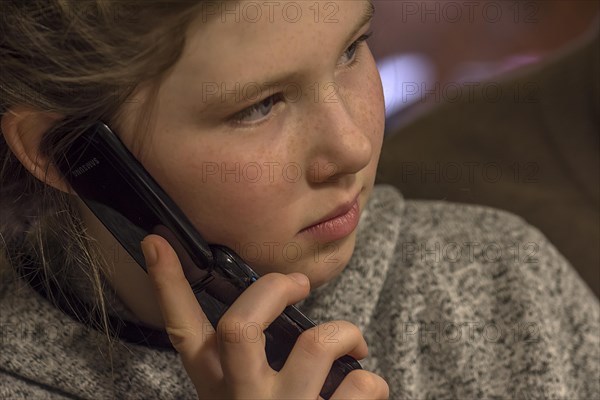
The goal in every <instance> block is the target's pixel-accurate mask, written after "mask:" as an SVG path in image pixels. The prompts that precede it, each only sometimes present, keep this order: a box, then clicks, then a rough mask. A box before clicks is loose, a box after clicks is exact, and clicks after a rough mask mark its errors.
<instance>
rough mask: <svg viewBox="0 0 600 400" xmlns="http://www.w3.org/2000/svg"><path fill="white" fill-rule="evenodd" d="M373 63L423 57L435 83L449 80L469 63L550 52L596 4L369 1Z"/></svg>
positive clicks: (577, 31) (582, 24)
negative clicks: (397, 57)
mask: <svg viewBox="0 0 600 400" xmlns="http://www.w3.org/2000/svg"><path fill="white" fill-rule="evenodd" d="M374 4H375V7H376V13H375V19H374V23H373V31H374V36H373V39H372V40H371V41H370V46H371V50H372V51H373V55H374V56H375V58H376V59H382V58H384V57H386V56H390V55H392V54H397V53H414V52H418V53H423V54H425V55H427V56H428V57H429V58H430V59H431V60H432V61H433V63H434V65H435V66H436V68H437V71H438V76H437V79H438V80H439V81H446V80H449V79H452V76H453V74H454V72H455V71H456V69H457V67H458V66H459V65H460V64H462V63H465V62H468V61H488V62H489V61H500V60H502V59H503V58H506V57H507V56H510V55H514V54H522V53H535V54H539V55H542V56H546V55H549V54H552V53H553V52H555V51H556V50H558V49H560V48H561V47H562V46H565V45H567V44H568V43H569V42H571V41H572V40H573V39H575V38H577V37H578V36H579V35H581V34H583V33H584V32H585V31H586V30H588V29H589V28H590V26H591V24H592V22H594V19H595V18H597V17H598V14H599V4H600V2H598V1H597V0H560V1H557V0H542V1H527V0H516V1H515V0H496V1H492V0H478V1H477V0H476V1H472V0H471V1H468V0H461V1H450V0H441V1H431V0H429V1H405V0H374Z"/></svg>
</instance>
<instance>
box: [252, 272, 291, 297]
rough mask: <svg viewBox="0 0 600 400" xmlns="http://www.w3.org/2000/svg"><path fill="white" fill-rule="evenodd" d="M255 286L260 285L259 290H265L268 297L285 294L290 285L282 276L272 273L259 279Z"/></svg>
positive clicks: (287, 279) (288, 280) (286, 278)
mask: <svg viewBox="0 0 600 400" xmlns="http://www.w3.org/2000/svg"><path fill="white" fill-rule="evenodd" d="M256 284H258V285H260V287H261V290H265V292H266V293H269V295H278V296H280V295H282V294H285V293H286V291H287V289H288V287H289V284H290V279H289V278H288V277H286V276H285V275H283V274H280V273H277V272H273V273H270V274H266V275H264V276H263V277H261V278H260V279H259V280H258V281H257V282H256V283H255V285H256Z"/></svg>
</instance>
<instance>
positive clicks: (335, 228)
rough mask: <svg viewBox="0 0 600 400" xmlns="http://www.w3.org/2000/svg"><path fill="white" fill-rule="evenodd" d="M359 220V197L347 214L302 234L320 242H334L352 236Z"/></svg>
mask: <svg viewBox="0 0 600 400" xmlns="http://www.w3.org/2000/svg"><path fill="white" fill-rule="evenodd" d="M358 219H359V209H358V197H357V198H356V200H355V201H354V204H353V205H352V208H351V209H350V210H349V211H348V212H347V213H346V214H344V215H340V216H339V217H335V218H332V219H330V220H327V221H325V222H321V223H320V224H317V225H313V226H310V227H308V228H306V229H303V230H302V231H300V233H301V234H303V235H308V236H310V237H311V238H312V239H313V240H316V241H318V242H333V241H335V240H339V239H342V238H344V237H346V236H348V235H349V234H351V233H352V232H353V231H354V229H356V226H357V225H358Z"/></svg>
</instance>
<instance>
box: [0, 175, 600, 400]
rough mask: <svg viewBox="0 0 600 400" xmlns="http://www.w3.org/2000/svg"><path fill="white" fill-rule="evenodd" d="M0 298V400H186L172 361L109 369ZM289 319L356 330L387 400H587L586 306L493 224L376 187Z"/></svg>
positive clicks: (188, 388) (560, 265)
mask: <svg viewBox="0 0 600 400" xmlns="http://www.w3.org/2000/svg"><path fill="white" fill-rule="evenodd" d="M582 240H583V239H582ZM590 245H593V244H590ZM74 285H77V284H76V283H74ZM0 295H1V297H0V307H1V315H0V327H1V329H2V338H1V339H2V340H1V343H0V361H1V362H0V398H1V399H65V398H78V399H79V398H84V399H112V398H117V399H193V398H196V394H195V391H194V388H193V386H192V385H191V383H190V382H189V380H188V378H187V375H186V373H185V371H184V369H183V367H182V366H181V363H180V361H179V359H178V356H177V354H176V353H173V352H172V351H168V350H162V349H156V348H151V347H146V346H141V345H133V344H129V343H127V342H123V341H117V342H116V343H115V344H114V345H113V349H112V368H111V359H110V357H109V356H108V353H107V350H106V340H105V339H104V336H103V334H102V333H100V332H98V331H96V330H93V329H89V328H86V327H85V326H84V325H82V324H80V323H78V322H75V321H74V320H72V319H71V318H70V317H68V316H66V315H65V314H63V313H62V312H61V311H59V310H58V309H56V308H55V307H54V306H52V305H51V304H50V303H49V302H48V301H47V300H45V299H44V298H43V297H41V296H40V295H38V294H37V293H36V292H35V291H33V290H32V289H31V288H30V287H28V286H27V285H25V284H22V283H21V284H20V283H19V282H18V281H17V282H15V281H11V282H6V281H5V282H3V289H2V291H1V292H0ZM82 296H85V294H82ZM112 301H113V309H115V310H118V309H119V307H118V304H116V303H115V302H117V303H118V300H116V299H113V300H112ZM299 306H300V308H301V310H302V311H304V312H305V313H306V314H308V315H309V316H310V317H312V318H313V319H314V320H315V321H316V322H325V321H328V320H333V319H346V320H349V321H351V322H353V323H355V324H356V325H358V326H359V327H360V329H361V330H362V332H363V334H364V335H365V338H366V340H367V343H368V344H369V350H370V355H369V357H368V358H367V359H365V360H363V361H362V362H361V363H362V365H363V367H364V368H366V369H369V370H372V371H375V372H376V373H378V374H380V375H382V376H384V377H385V378H386V380H387V381H388V383H389V385H390V389H391V398H392V399H434V398H435V399H450V398H453V399H500V398H502V399H509V398H510V399H513V398H518V399H537V398H540V399H541V398H543V399H548V398H557V399H568V400H574V399H582V400H583V399H599V398H600V383H599V382H600V380H599V379H598V378H599V377H600V361H599V359H600V352H599V348H600V342H599V338H600V316H599V314H600V305H599V302H598V300H597V298H596V297H595V296H594V295H593V294H592V292H591V291H590V289H589V288H588V287H587V286H586V285H585V283H584V282H583V281H582V280H581V278H580V277H579V276H578V275H577V274H576V273H575V272H574V270H573V269H572V267H571V266H570V265H569V263H568V262H567V261H566V260H565V259H564V257H563V256H562V255H561V254H560V253H558V252H557V251H556V249H555V248H554V247H553V246H552V245H551V244H550V243H548V241H547V240H546V239H545V237H544V236H543V235H542V234H541V233H540V232H539V231H538V230H536V229H535V228H533V227H531V226H529V225H527V224H526V223H525V222H524V221H523V220H522V219H521V218H519V217H516V216H514V215H512V214H509V213H506V212H503V211H499V210H496V209H491V208H488V207H481V206H467V205H459V204H452V203H445V202H433V201H405V200H404V199H403V198H402V196H401V195H400V194H399V193H398V192H397V191H396V190H395V189H394V188H392V187H390V186H376V188H375V190H374V192H373V195H372V197H371V199H370V201H369V203H368V205H367V207H366V209H365V211H364V214H363V216H362V217H361V221H360V223H359V231H358V240H357V244H356V249H355V252H354V254H353V257H352V259H351V261H350V264H349V265H348V267H347V268H346V270H345V271H344V272H343V274H342V275H340V276H339V277H338V278H336V279H335V280H333V281H331V282H329V283H328V284H327V285H325V286H323V287H321V288H319V289H317V290H314V291H313V292H312V293H311V295H310V296H309V297H308V298H307V299H306V300H305V301H303V302H301V303H300V304H299ZM121 310H122V311H121V312H120V314H121V316H122V317H124V318H131V316H130V315H129V314H128V313H127V312H126V311H125V310H123V309H122V308H121Z"/></svg>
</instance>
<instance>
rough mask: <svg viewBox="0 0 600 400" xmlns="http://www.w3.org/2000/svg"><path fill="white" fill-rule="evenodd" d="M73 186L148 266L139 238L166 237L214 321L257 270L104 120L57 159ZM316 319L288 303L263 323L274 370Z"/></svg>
mask: <svg viewBox="0 0 600 400" xmlns="http://www.w3.org/2000/svg"><path fill="white" fill-rule="evenodd" d="M55 162H56V165H57V167H58V169H59V170H60V172H61V173H62V174H63V175H64V177H65V179H66V180H67V182H68V183H69V184H70V185H71V187H72V188H73V190H74V191H75V193H77V195H78V196H79V197H80V198H81V199H82V200H83V202H84V203H85V204H86V205H87V206H88V207H89V208H90V210H91V211H92V212H93V213H94V214H95V215H96V217H97V218H98V219H99V220H100V221H101V222H102V223H103V224H104V226H105V227H106V228H107V229H108V230H109V231H110V232H111V233H112V235H113V236H114V237H115V238H116V239H117V240H118V241H119V243H120V244H121V245H122V246H123V248H125V250H127V252H128V253H129V254H130V255H131V257H132V258H133V259H134V260H135V261H136V262H137V263H138V264H139V265H140V267H141V268H143V269H144V270H145V271H146V264H145V260H144V256H143V253H142V250H141V247H140V242H141V241H142V240H143V239H144V237H145V236H147V235H149V234H151V233H155V234H158V235H160V236H162V237H164V238H165V239H166V240H167V241H168V242H169V243H170V244H171V246H172V247H173V249H174V250H175V252H176V253H177V255H178V257H179V260H180V261H181V264H182V267H183V270H184V274H185V276H186V278H187V280H188V281H189V283H190V286H191V288H192V290H193V292H194V294H195V296H196V299H197V300H198V302H199V304H200V306H201V307H202V310H203V311H204V313H205V314H206V316H207V317H208V319H209V320H210V322H211V324H212V325H213V326H214V327H215V328H216V326H217V323H218V321H219V319H220V318H221V316H222V315H223V314H224V313H225V311H226V310H227V308H228V307H229V306H230V305H231V304H232V303H233V302H234V301H235V300H236V299H237V298H238V296H239V295H240V294H241V293H242V292H243V291H244V290H245V289H246V288H247V287H248V286H249V285H251V284H252V283H253V282H254V281H256V280H257V279H258V278H259V276H258V275H257V274H256V273H255V272H254V271H253V270H252V268H251V267H250V266H249V265H248V264H246V263H245V262H244V261H243V260H242V259H241V257H239V256H238V255H237V254H236V253H235V252H234V251H233V250H231V249H230V248H228V247H225V246H222V245H218V244H210V245H209V244H208V243H207V242H206V241H205V240H204V239H203V238H202V237H201V235H200V234H199V232H198V231H197V229H196V228H195V227H194V226H193V224H192V223H191V222H190V221H189V220H188V218H187V217H186V216H185V215H184V213H183V212H182V211H181V209H180V208H179V207H178V206H177V205H176V204H175V203H174V201H173V200H172V199H171V198H170V197H169V196H168V195H167V193H166V192H165V191H164V190H163V189H161V187H160V186H159V185H158V183H157V182H156V181H155V180H154V179H153V178H152V176H150V174H149V173H148V172H147V171H146V170H145V169H144V167H143V166H142V164H141V163H140V162H139V161H138V160H137V159H136V158H135V157H134V156H133V154H131V153H130V152H129V150H128V149H127V148H126V147H125V146H124V145H123V143H122V142H121V141H120V139H119V138H118V136H117V135H116V134H115V133H114V132H113V131H112V130H111V129H110V128H109V127H108V126H107V125H106V124H104V123H103V122H101V121H98V122H96V123H94V124H93V125H92V126H91V127H90V128H89V129H86V130H85V131H84V132H83V133H82V134H81V135H79V136H78V137H77V139H76V140H75V141H74V142H73V143H72V144H71V145H70V147H69V148H68V149H67V150H66V151H65V152H64V153H63V154H61V156H60V157H59V159H57V160H55ZM314 326H316V325H315V323H314V322H313V321H311V320H310V319H309V318H308V317H306V316H305V315H304V314H302V313H301V312H300V311H299V310H298V309H297V308H296V307H294V306H288V307H287V308H286V309H285V310H284V312H283V313H282V314H281V315H280V316H279V317H277V319H275V320H274V321H273V323H271V325H270V326H269V327H268V328H267V329H266V330H265V331H264V333H265V337H266V346H265V351H266V355H267V360H268V362H269V365H270V366H271V368H273V369H274V370H276V371H279V370H280V369H281V368H282V367H283V365H284V363H285V361H286V359H287V357H288V355H289V354H290V352H291V350H292V348H293V347H294V344H295V343H296V340H297V338H298V336H299V335H300V334H301V333H302V332H303V331H305V330H307V329H309V328H312V327H314ZM360 368H361V366H360V364H359V363H358V361H356V360H355V359H354V358H353V357H351V356H348V355H346V356H343V357H340V358H339V359H337V360H335V362H334V363H333V366H332V368H331V370H330V372H329V374H328V376H327V378H326V381H325V384H324V386H323V388H322V390H321V393H320V394H321V396H322V397H323V398H324V399H328V398H329V397H331V395H332V394H333V392H334V391H335V389H336V388H337V387H338V386H339V384H340V383H341V382H342V380H343V379H344V377H345V376H346V375H347V374H348V373H349V372H350V371H352V370H354V369H360Z"/></svg>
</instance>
